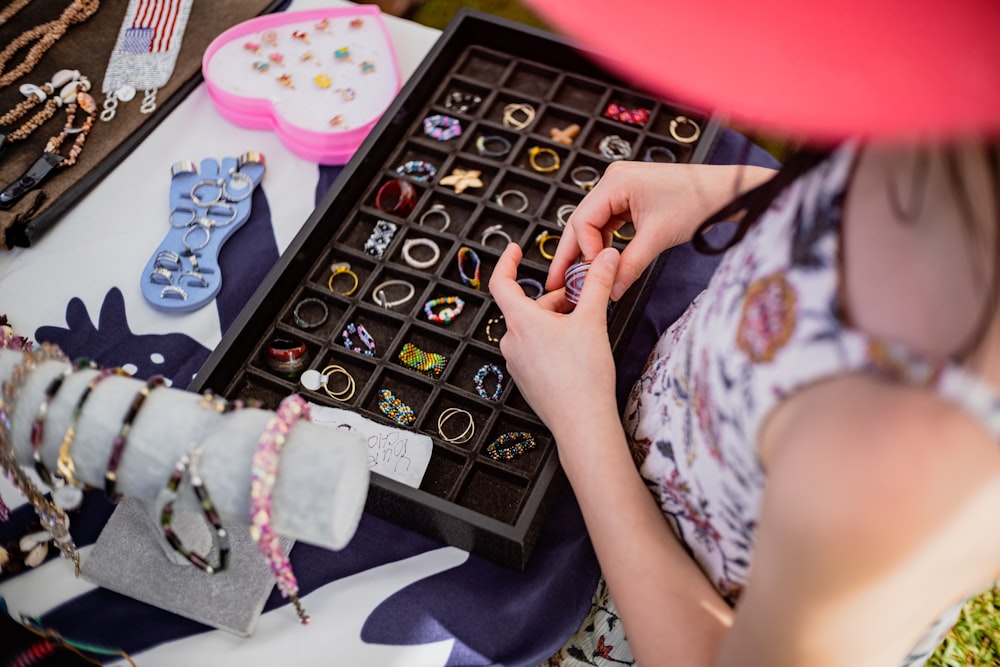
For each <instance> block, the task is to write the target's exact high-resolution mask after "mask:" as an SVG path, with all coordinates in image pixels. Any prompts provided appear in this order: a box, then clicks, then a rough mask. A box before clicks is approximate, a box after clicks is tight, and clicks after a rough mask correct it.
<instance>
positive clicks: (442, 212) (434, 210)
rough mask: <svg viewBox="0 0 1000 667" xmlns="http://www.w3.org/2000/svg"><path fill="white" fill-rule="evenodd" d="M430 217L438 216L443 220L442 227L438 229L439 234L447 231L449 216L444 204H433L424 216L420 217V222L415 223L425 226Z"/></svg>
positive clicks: (449, 221) (449, 222)
mask: <svg viewBox="0 0 1000 667" xmlns="http://www.w3.org/2000/svg"><path fill="white" fill-rule="evenodd" d="M432 215H438V216H441V217H442V218H444V226H443V227H441V228H440V229H438V231H439V232H443V231H444V230H446V229H448V225H450V224H451V216H450V215H448V209H446V208H445V207H444V204H434V205H432V206H431V207H430V208H429V209H427V210H426V211H424V214H423V215H421V216H420V220H418V221H417V223H418V224H421V225H423V224H426V222H427V218H428V217H430V216H432Z"/></svg>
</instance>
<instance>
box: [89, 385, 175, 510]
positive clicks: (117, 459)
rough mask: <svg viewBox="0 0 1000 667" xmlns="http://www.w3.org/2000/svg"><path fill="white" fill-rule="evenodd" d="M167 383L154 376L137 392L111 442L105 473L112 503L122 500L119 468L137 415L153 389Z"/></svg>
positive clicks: (105, 486)
mask: <svg viewBox="0 0 1000 667" xmlns="http://www.w3.org/2000/svg"><path fill="white" fill-rule="evenodd" d="M166 382H167V380H166V378H164V377H163V376H162V375H154V376H152V377H151V378H149V380H147V381H146V384H144V385H143V386H142V389H140V390H139V391H138V392H136V395H135V397H134V398H133V399H132V403H131V404H130V405H129V406H128V411H127V412H126V413H125V417H124V419H122V423H121V426H120V427H119V428H118V433H117V435H115V439H114V440H113V441H112V442H111V455H110V456H109V457H108V465H107V467H106V470H105V472H104V495H106V496H107V497H108V499H109V500H111V501H112V502H117V501H118V500H120V499H121V496H119V495H118V492H117V485H118V467H119V465H121V460H122V454H124V453H125V446H126V445H127V444H128V436H129V433H131V432H132V422H134V421H135V418H136V415H138V414H139V410H140V408H142V405H143V403H145V402H146V398H147V397H148V396H149V394H150V393H152V391H153V389H155V388H156V387H159V386H161V385H164V384H166Z"/></svg>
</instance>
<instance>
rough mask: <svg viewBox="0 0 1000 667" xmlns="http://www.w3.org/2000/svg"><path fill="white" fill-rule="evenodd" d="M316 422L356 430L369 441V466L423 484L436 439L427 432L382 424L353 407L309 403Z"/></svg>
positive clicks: (411, 482) (412, 483) (399, 478)
mask: <svg viewBox="0 0 1000 667" xmlns="http://www.w3.org/2000/svg"><path fill="white" fill-rule="evenodd" d="M309 409H310V411H311V413H312V421H313V423H314V424H323V425H325V426H329V427H331V428H342V429H346V430H349V431H356V432H358V433H361V434H362V435H363V436H364V437H365V441H366V443H367V444H368V467H369V469H371V470H372V472H377V473H379V474H380V475H384V476H386V477H390V478H392V479H394V480H396V481H397V482H401V483H403V484H406V485H408V486H412V487H413V488H415V489H416V488H419V487H420V480H422V479H423V478H424V473H425V472H426V471H427V464H428V463H429V462H430V460H431V450H433V449H434V443H433V441H432V440H431V439H430V438H429V437H427V436H426V435H421V434H420V433H414V432H413V431H407V430H405V429H400V428H393V427H391V426H386V425H385V424H379V423H378V422H374V421H372V420H370V419H367V418H365V417H362V416H361V415H359V414H357V413H355V412H351V411H350V410H341V409H340V408H330V407H326V406H324V405H316V404H315V403H310V404H309Z"/></svg>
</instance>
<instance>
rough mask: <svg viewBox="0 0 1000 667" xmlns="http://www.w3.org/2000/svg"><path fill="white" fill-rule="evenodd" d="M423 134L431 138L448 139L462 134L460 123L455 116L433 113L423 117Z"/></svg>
mask: <svg viewBox="0 0 1000 667" xmlns="http://www.w3.org/2000/svg"><path fill="white" fill-rule="evenodd" d="M424 134H426V135H427V136H428V137H430V138H431V139H437V140H438V141H448V140H449V139H454V138H455V137H460V136H462V123H461V122H459V120H458V119H457V118H453V117H451V116H444V115H441V114H435V115H433V116H428V117H427V118H424Z"/></svg>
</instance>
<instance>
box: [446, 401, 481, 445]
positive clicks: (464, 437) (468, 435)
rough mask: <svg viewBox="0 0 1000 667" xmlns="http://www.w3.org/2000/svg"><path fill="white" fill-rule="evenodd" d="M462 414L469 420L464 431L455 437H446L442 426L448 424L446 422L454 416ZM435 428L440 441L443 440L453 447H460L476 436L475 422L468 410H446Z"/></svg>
mask: <svg viewBox="0 0 1000 667" xmlns="http://www.w3.org/2000/svg"><path fill="white" fill-rule="evenodd" d="M463 414H464V415H465V416H466V417H468V418H469V423H468V425H467V426H466V427H465V430H464V431H462V432H461V433H459V434H458V435H455V436H451V437H448V436H447V435H445V433H444V425H445V424H446V423H447V422H448V420H449V419H451V418H452V417H454V416H455V415H463ZM437 428H438V435H440V436H441V439H442V440H444V441H445V442H450V443H451V444H453V445H461V444H462V443H464V442H468V441H469V440H472V436H474V435H475V434H476V420H475V418H474V417H473V416H472V413H471V412H469V411H468V410H463V409H462V408H447V409H445V410H444V411H443V412H442V413H441V415H440V416H439V417H438V423H437Z"/></svg>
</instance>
